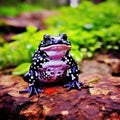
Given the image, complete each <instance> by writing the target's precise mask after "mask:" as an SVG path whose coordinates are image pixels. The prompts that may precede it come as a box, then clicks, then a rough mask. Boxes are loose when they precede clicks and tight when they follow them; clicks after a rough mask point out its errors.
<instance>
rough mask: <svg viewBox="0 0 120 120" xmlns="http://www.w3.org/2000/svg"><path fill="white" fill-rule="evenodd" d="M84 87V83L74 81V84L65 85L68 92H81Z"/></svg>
mask: <svg viewBox="0 0 120 120" xmlns="http://www.w3.org/2000/svg"><path fill="white" fill-rule="evenodd" d="M82 86H83V83H81V82H78V81H73V82H70V83H68V84H65V85H64V87H68V90H71V89H78V90H80V89H81V87H82Z"/></svg>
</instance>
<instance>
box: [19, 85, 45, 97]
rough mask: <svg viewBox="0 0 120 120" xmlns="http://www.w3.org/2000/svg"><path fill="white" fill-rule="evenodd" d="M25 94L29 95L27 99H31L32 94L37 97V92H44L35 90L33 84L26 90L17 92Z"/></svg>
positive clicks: (38, 89)
mask: <svg viewBox="0 0 120 120" xmlns="http://www.w3.org/2000/svg"><path fill="white" fill-rule="evenodd" d="M26 92H28V93H30V94H29V97H31V96H32V95H33V94H36V96H37V97H38V96H39V92H40V93H41V92H44V90H43V89H40V88H36V87H35V85H34V84H30V85H29V86H28V88H27V89H25V90H22V91H19V93H26Z"/></svg>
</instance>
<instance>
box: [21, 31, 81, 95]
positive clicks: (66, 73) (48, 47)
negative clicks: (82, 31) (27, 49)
mask: <svg viewBox="0 0 120 120" xmlns="http://www.w3.org/2000/svg"><path fill="white" fill-rule="evenodd" d="M70 50H71V42H70V41H69V40H68V37H67V34H65V33H61V34H59V35H58V36H51V35H49V34H45V35H44V36H43V40H42V41H41V42H40V44H39V45H38V49H37V50H36V51H35V53H34V54H33V57H32V63H31V65H30V68H29V70H28V72H27V73H25V74H24V76H23V79H24V80H25V81H26V82H28V83H29V86H28V88H27V89H25V90H22V91H20V93H24V92H28V93H29V96H32V95H33V94H36V96H39V93H40V92H44V90H43V86H45V85H46V84H52V83H63V86H64V87H67V88H68V90H71V89H78V90H81V88H82V85H83V83H82V82H79V81H78V76H79V73H80V70H79V68H78V66H77V63H76V61H75V60H74V59H73V57H72V55H71V54H70Z"/></svg>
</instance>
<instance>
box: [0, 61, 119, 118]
mask: <svg viewBox="0 0 120 120" xmlns="http://www.w3.org/2000/svg"><path fill="white" fill-rule="evenodd" d="M85 64H86V62H85ZM96 64H97V65H98V64H99V63H96ZM102 65H103V64H102ZM100 66H101V64H100ZM82 67H84V65H83V66H82ZM85 69H86V68H85ZM100 69H102V68H100ZM100 69H99V67H97V68H96V71H97V72H93V71H92V69H91V67H89V70H86V71H88V72H83V73H81V74H80V75H79V81H82V82H84V84H85V86H84V87H83V88H82V89H81V90H80V91H79V90H71V91H67V88H63V87H62V86H53V87H45V88H44V90H45V92H44V93H40V97H38V98H37V97H36V96H35V95H34V96H32V97H30V98H29V97H28V95H29V94H28V93H25V94H19V91H20V90H23V89H25V88H26V87H27V86H28V84H27V83H26V82H24V80H23V78H22V77H21V76H13V75H10V74H0V120H3V119H4V120H120V76H117V77H115V76H112V75H111V74H110V72H109V71H108V70H105V71H107V72H103V69H102V72H100V71H99V70H100ZM90 71H91V72H90ZM103 73H105V74H103ZM88 85H89V87H87V86H88Z"/></svg>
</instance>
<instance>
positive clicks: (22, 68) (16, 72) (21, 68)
mask: <svg viewBox="0 0 120 120" xmlns="http://www.w3.org/2000/svg"><path fill="white" fill-rule="evenodd" d="M30 65H31V63H23V64H21V65H19V66H18V67H17V68H15V69H14V70H13V72H12V74H14V75H22V74H24V73H26V72H28V70H29V67H30Z"/></svg>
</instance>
